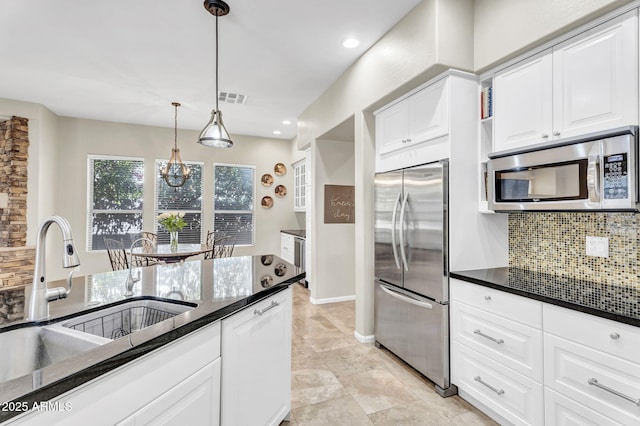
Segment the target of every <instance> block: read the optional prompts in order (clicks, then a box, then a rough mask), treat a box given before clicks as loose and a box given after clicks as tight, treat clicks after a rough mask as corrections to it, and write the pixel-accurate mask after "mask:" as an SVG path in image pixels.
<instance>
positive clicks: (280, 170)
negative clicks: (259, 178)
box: [273, 163, 287, 176]
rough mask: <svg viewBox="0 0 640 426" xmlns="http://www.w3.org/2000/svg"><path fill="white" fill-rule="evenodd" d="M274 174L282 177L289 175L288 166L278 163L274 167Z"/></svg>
mask: <svg viewBox="0 0 640 426" xmlns="http://www.w3.org/2000/svg"><path fill="white" fill-rule="evenodd" d="M273 172H274V173H275V174H276V175H278V176H282V175H284V174H286V173H287V166H285V165H284V164H282V163H277V164H276V165H275V166H274V167H273Z"/></svg>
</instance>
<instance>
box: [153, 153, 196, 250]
mask: <svg viewBox="0 0 640 426" xmlns="http://www.w3.org/2000/svg"><path fill="white" fill-rule="evenodd" d="M168 161H169V159H167V160H163V159H156V160H155V162H154V164H155V169H154V170H155V171H157V173H156V174H155V175H154V180H153V230H154V232H155V233H156V234H158V233H159V232H158V231H159V230H160V224H159V223H158V221H157V220H156V218H157V217H158V215H159V214H161V213H164V212H177V211H180V212H184V213H185V214H194V213H195V214H200V235H199V238H198V242H199V244H202V243H203V238H204V235H203V233H204V231H203V224H204V180H205V170H206V168H205V163H204V162H202V161H184V160H183V163H184V164H186V165H187V166H192V165H198V166H200V170H201V175H200V197H201V202H200V210H186V209H180V210H159V209H158V194H159V188H158V179H162V177H160V165H161V164H162V163H167V162H168ZM190 179H191V178H190ZM178 190H180V188H178ZM167 244H168V242H167Z"/></svg>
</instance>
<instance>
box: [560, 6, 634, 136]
mask: <svg viewBox="0 0 640 426" xmlns="http://www.w3.org/2000/svg"><path fill="white" fill-rule="evenodd" d="M637 79H638V17H637V11H636V10H633V11H631V12H629V13H627V14H625V15H622V16H620V17H618V18H615V19H613V20H611V21H608V22H607V23H605V24H603V25H599V26H598V27H596V28H593V29H591V30H589V31H586V32H585V33H582V34H580V35H579V36H576V37H573V38H571V39H569V40H567V41H566V42H564V43H562V44H560V45H558V46H555V47H554V48H553V87H554V89H553V92H554V94H553V97H554V99H553V135H554V138H564V137H568V136H574V135H580V134H585V133H589V132H594V131H597V130H606V129H609V128H613V127H618V126H623V125H630V124H636V123H637V122H638V85H637Z"/></svg>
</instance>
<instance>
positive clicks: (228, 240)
mask: <svg viewBox="0 0 640 426" xmlns="http://www.w3.org/2000/svg"><path fill="white" fill-rule="evenodd" d="M235 245H236V237H235V235H226V236H223V237H220V238H216V239H215V243H214V246H213V250H212V252H213V258H214V259H219V258H221V257H231V255H232V254H233V249H234V247H235Z"/></svg>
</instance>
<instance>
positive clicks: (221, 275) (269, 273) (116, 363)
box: [0, 256, 304, 422]
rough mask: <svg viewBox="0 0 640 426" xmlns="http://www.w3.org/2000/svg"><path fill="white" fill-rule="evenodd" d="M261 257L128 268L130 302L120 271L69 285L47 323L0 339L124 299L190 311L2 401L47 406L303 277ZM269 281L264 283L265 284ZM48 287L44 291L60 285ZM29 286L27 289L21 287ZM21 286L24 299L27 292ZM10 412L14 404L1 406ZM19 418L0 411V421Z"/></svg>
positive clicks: (22, 383) (20, 383) (9, 392)
mask: <svg viewBox="0 0 640 426" xmlns="http://www.w3.org/2000/svg"><path fill="white" fill-rule="evenodd" d="M263 257H264V256H240V257H229V258H221V259H213V260H202V261H191V262H182V263H174V264H161V265H156V266H152V267H145V268H134V270H133V274H134V276H136V274H137V273H138V271H139V272H140V274H141V275H140V277H141V280H140V281H139V282H137V283H136V284H135V286H134V288H133V292H134V295H133V297H129V298H126V297H124V296H123V294H124V291H125V288H124V282H125V279H126V277H127V274H128V271H127V270H123V271H114V272H105V273H99V274H94V275H88V276H86V277H76V278H74V280H73V290H72V292H71V293H70V296H69V298H68V299H63V300H58V301H54V302H50V303H49V308H50V318H49V320H47V321H43V322H37V323H34V322H29V321H26V320H25V321H15V322H12V323H10V324H7V325H4V326H2V327H0V333H3V332H8V331H11V330H14V329H18V328H24V327H31V326H39V325H48V324H53V323H57V322H60V321H63V320H67V319H69V318H73V317H76V316H79V315H82V314H86V313H89V312H94V311H97V310H100V309H103V308H105V307H107V306H113V305H117V304H120V303H123V302H126V301H129V300H143V299H156V300H166V299H179V300H183V301H184V302H191V303H194V304H197V307H195V308H193V309H191V310H189V311H187V312H184V313H182V314H179V315H176V316H175V317H173V318H172V320H171V321H161V322H158V323H157V324H154V325H152V326H149V327H147V328H144V329H142V330H140V331H136V332H134V333H132V334H128V335H126V336H124V337H122V338H119V339H115V340H113V341H111V342H109V343H106V344H103V345H101V346H98V347H96V348H93V349H91V350H89V351H86V352H83V353H81V354H79V355H75V356H72V357H70V358H68V359H65V360H62V361H59V362H57V363H54V364H51V365H48V366H46V367H44V368H42V369H40V370H37V371H35V372H34V373H32V374H28V375H25V376H21V377H18V378H15V379H13V380H9V381H6V382H4V383H2V386H1V387H0V400H1V402H2V403H7V402H9V401H16V402H19V403H21V404H27V405H28V406H32V405H33V404H34V403H38V402H42V401H47V400H50V399H52V398H55V397H56V396H58V395H61V394H63V393H65V392H67V391H69V390H71V389H74V388H76V387H78V386H79V385H81V384H83V383H86V382H88V381H90V380H93V379H95V378H96V377H99V376H101V375H103V374H105V373H107V372H109V371H111V370H113V369H115V368H117V367H120V366H122V365H124V364H126V363H128V362H130V361H132V360H134V359H136V358H139V357H141V356H143V355H145V354H147V353H150V352H151V351H153V350H155V349H157V348H159V347H162V346H163V345H165V344H168V343H170V342H172V341H174V340H175V339H178V338H180V337H182V336H184V335H186V334H188V333H191V332H192V331H195V330H197V329H200V328H201V327H204V326H206V325H208V324H210V323H213V322H216V321H218V320H221V319H223V318H225V317H227V316H229V315H232V314H234V313H236V312H238V311H240V310H242V309H244V308H245V307H247V306H248V305H251V304H254V303H256V302H259V301H261V300H263V299H265V298H267V297H269V296H272V295H274V294H276V293H278V292H280V291H282V290H284V289H286V288H287V287H288V286H289V285H291V284H292V283H295V282H297V281H299V280H300V279H301V278H303V277H304V273H297V272H296V268H295V267H294V266H293V265H291V264H289V263H287V262H285V261H284V260H282V259H280V258H279V257H277V256H273V258H274V260H277V262H274V264H284V265H285V268H284V270H285V271H286V272H285V274H284V275H283V276H278V275H276V274H275V273H274V270H273V267H272V266H269V265H264V264H263V263H262V258H263ZM265 277H271V278H272V279H271V280H265V279H264V278H265ZM64 285H65V283H64V282H62V281H61V282H50V283H49V287H50V288H52V287H55V286H64ZM29 287H30V286H29ZM29 287H27V288H26V295H25V299H26V300H27V301H28V300H29V296H30V288H29ZM5 405H7V406H10V405H11V406H18V407H19V405H16V404H5ZM18 414H20V412H17V411H11V410H2V411H0V422H3V421H6V420H8V419H10V418H12V417H14V416H16V415H18Z"/></svg>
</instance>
